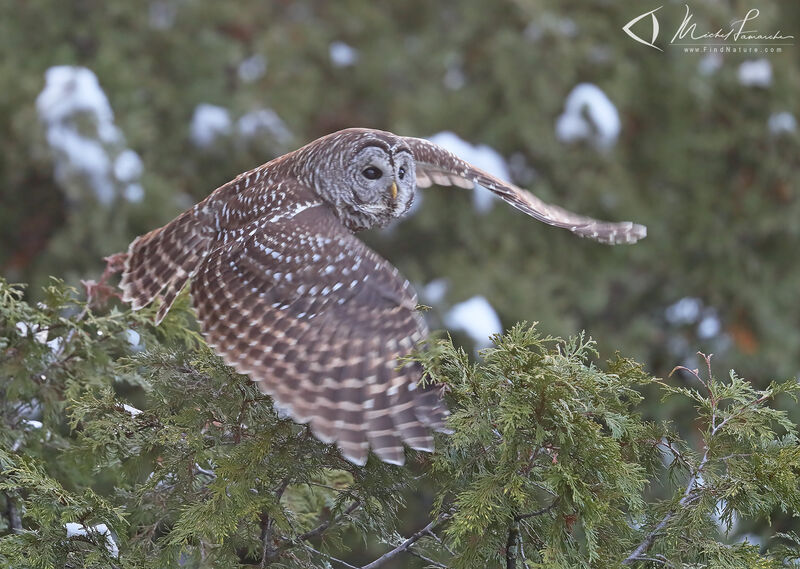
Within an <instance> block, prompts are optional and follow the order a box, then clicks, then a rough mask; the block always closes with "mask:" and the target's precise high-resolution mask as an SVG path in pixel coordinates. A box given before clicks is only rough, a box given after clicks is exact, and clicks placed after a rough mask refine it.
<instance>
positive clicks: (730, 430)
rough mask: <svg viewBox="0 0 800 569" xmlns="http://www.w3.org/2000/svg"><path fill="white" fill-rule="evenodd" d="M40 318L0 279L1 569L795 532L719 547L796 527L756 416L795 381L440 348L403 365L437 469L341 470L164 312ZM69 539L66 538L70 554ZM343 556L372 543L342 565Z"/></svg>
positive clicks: (574, 553)
mask: <svg viewBox="0 0 800 569" xmlns="http://www.w3.org/2000/svg"><path fill="white" fill-rule="evenodd" d="M43 298H44V299H45V300H44V301H42V302H41V303H37V304H30V303H28V302H26V301H25V300H24V299H23V289H22V288H20V287H16V286H11V285H8V284H6V283H5V282H4V281H0V390H1V391H2V399H0V409H1V410H2V415H1V416H0V419H2V422H0V441H2V446H0V468H1V469H2V474H1V475H0V512H1V513H0V567H14V568H16V569H25V568H28V567H31V568H34V567H35V568H37V569H38V568H42V569H44V568H56V567H97V568H100V567H109V566H113V567H131V568H134V567H135V568H140V567H141V568H148V567H153V568H156V567H164V566H171V567H174V566H178V565H180V566H182V567H198V568H201V567H246V566H260V567H286V568H301V567H320V566H329V567H335V568H338V567H353V566H367V565H368V566H370V567H379V566H385V567H390V566H391V563H393V562H394V563H401V565H396V566H403V567H409V566H415V565H414V563H415V562H417V561H418V562H419V564H418V565H416V566H423V565H426V564H427V565H428V566H433V567H452V568H454V569H455V568H483V567H496V566H504V567H517V568H537V567H541V568H558V567H563V568H573V567H587V568H588V567H621V566H623V565H633V566H638V567H742V568H744V567H765V568H767V567H782V566H786V565H787V564H791V563H794V562H796V560H797V559H800V547H798V541H800V540H798V538H797V536H796V535H794V534H792V533H779V534H776V536H775V537H776V539H775V540H774V541H773V542H770V543H769V544H766V545H765V546H762V547H758V546H755V545H753V544H751V543H748V542H747V541H744V542H742V541H741V540H739V539H733V536H730V535H726V531H725V530H724V529H721V528H725V527H730V524H731V523H733V522H741V521H744V520H758V519H762V520H765V521H766V522H767V523H769V521H770V519H771V516H773V515H774V514H776V513H778V512H780V513H782V514H784V515H790V516H794V515H797V512H798V511H800V446H798V439H797V428H796V425H795V424H794V423H793V422H791V421H790V420H789V418H788V416H787V414H786V413H785V412H784V411H781V410H779V409H777V408H776V407H774V406H770V405H769V404H770V403H772V402H773V401H774V400H775V399H776V398H778V397H788V398H793V397H795V396H796V394H797V392H798V390H800V388H799V387H798V383H797V382H796V381H788V382H784V383H773V384H771V385H770V386H769V387H768V388H766V389H763V390H759V389H756V388H755V387H753V385H752V384H750V383H749V382H748V381H746V380H744V379H742V378H740V377H739V376H737V375H736V374H733V373H732V374H731V375H730V376H729V377H728V378H727V379H724V380H720V379H716V378H714V377H713V376H712V375H711V366H710V359H707V360H706V361H707V362H708V370H707V372H705V371H704V372H703V373H702V374H701V373H699V372H698V371H696V370H685V369H682V370H681V374H680V375H681V377H678V375H679V374H675V377H673V378H671V379H669V380H660V379H653V378H651V377H650V376H649V375H648V374H646V373H645V372H644V371H643V370H642V368H641V366H639V365H638V364H636V363H635V362H633V361H631V360H629V359H626V358H623V357H621V356H616V357H615V358H613V359H612V360H611V361H609V362H607V363H606V364H605V365H603V366H599V365H598V364H597V363H595V361H594V360H595V359H596V349H595V344H594V342H593V341H591V340H588V339H586V338H585V337H584V336H583V335H579V336H577V337H574V338H571V339H569V340H567V341H563V340H560V339H558V338H553V337H545V336H542V335H541V334H540V333H539V332H538V331H537V330H536V328H535V327H534V326H529V325H526V324H518V325H516V326H515V327H513V328H512V329H511V330H510V331H509V332H508V333H507V334H506V335H502V336H497V337H494V338H493V341H494V347H493V348H490V349H487V350H484V351H483V352H482V359H481V360H480V361H478V362H475V361H472V360H471V359H470V358H469V357H468V355H467V354H466V353H465V352H464V350H463V349H460V348H457V347H454V346H453V344H452V342H451V341H450V340H449V339H446V340H438V341H434V342H432V345H431V346H429V348H428V349H427V350H426V351H424V352H421V353H420V354H419V355H418V356H417V357H418V359H419V360H420V361H421V362H422V363H423V364H424V366H425V369H426V381H431V382H434V383H436V384H441V385H442V386H443V388H444V389H445V390H446V392H447V399H448V402H449V405H450V407H451V410H452V416H451V418H450V423H449V427H450V428H451V429H452V431H453V432H452V433H451V434H447V435H441V436H439V438H438V439H437V452H436V453H435V454H434V455H426V454H422V453H415V452H412V451H409V458H410V466H408V467H405V468H401V467H396V466H391V465H386V464H383V463H381V462H380V461H378V460H376V459H375V458H374V457H371V459H370V460H369V462H368V463H367V465H366V467H364V468H360V467H356V466H354V465H352V464H350V463H348V462H347V461H345V460H344V459H342V457H341V456H340V455H339V453H338V451H337V450H336V449H335V447H333V446H331V445H325V444H322V443H320V442H319V441H317V440H316V439H315V438H314V437H313V436H311V434H310V432H309V430H308V429H307V427H305V426H302V425H297V424H295V423H293V422H292V421H290V420H288V419H284V418H281V417H280V416H279V415H278V414H277V413H276V412H275V411H274V410H273V408H272V405H271V402H270V400H269V398H268V397H266V396H265V395H263V394H261V393H260V392H259V391H258V390H257V389H256V388H255V387H254V385H253V384H252V382H250V380H249V379H248V378H246V377H244V376H241V375H238V374H235V373H233V372H232V371H231V370H230V369H229V368H227V367H226V366H225V365H224V364H223V363H222V362H221V360H220V359H219V358H218V357H216V356H215V355H214V354H213V353H212V352H211V351H210V350H209V349H208V348H207V347H206V346H205V344H204V343H203V342H202V340H200V339H199V337H198V336H197V334H196V332H193V331H192V325H191V323H192V318H191V312H190V311H189V310H188V305H187V302H186V299H185V298H183V299H181V300H180V301H179V302H178V304H177V305H176V307H175V308H174V309H173V311H172V312H171V313H170V316H169V318H167V319H166V320H165V322H164V323H162V325H161V326H159V327H158V328H154V327H153V326H152V325H151V324H150V319H151V318H152V310H151V309H147V310H144V311H142V312H140V313H133V312H130V311H127V310H125V311H121V310H118V309H111V310H110V311H108V312H106V313H98V312H97V311H96V310H94V309H92V308H90V307H89V306H87V305H86V304H85V303H83V302H80V301H77V300H75V298H76V293H75V291H73V290H70V289H69V288H68V287H66V286H65V285H63V284H62V283H60V282H57V281H54V282H53V284H51V285H50V286H49V287H47V290H46V291H45V292H44V295H43ZM686 372H688V373H686ZM684 376H685V377H684ZM684 379H685V380H686V381H683V380H684ZM648 389H651V390H652V389H657V390H658V391H660V392H661V394H662V396H663V397H664V398H668V399H669V398H680V399H686V400H688V401H690V402H691V404H692V405H693V406H694V408H695V410H696V416H695V419H694V423H695V425H696V426H697V429H698V430H697V432H696V433H693V434H691V436H690V437H687V438H686V439H684V438H682V437H680V436H679V435H678V434H677V432H675V429H674V428H673V427H672V426H671V425H670V424H660V423H653V422H650V421H646V420H644V419H643V418H642V417H641V415H640V412H639V408H640V406H641V404H642V403H643V395H642V393H643V392H644V391H645V390H648ZM656 490H657V491H656ZM413 494H421V495H424V496H427V497H428V499H429V500H431V502H429V503H430V504H431V506H430V509H431V516H432V518H431V519H432V521H431V522H430V523H429V524H428V525H426V526H425V527H424V528H422V526H423V525H424V523H422V522H419V521H417V522H416V523H415V526H414V527H415V530H419V531H417V532H416V533H413V534H411V535H410V536H408V537H404V536H403V533H404V530H403V528H402V527H401V526H402V522H401V518H400V515H401V513H402V511H403V509H404V508H405V507H406V501H407V499H408V498H409V497H410V496H412V495H413ZM663 495H667V497H666V498H660V497H659V496H663ZM66 524H80V526H78V527H81V528H84V531H83V532H75V531H73V532H72V534H71V535H70V536H69V537H68V535H67V530H66ZM101 524H102V525H105V527H106V528H108V530H109V534H108V535H107V534H106V533H105V531H104V529H103V526H102V525H101ZM420 528H422V529H420ZM354 536H358V537H359V539H360V540H362V541H364V542H369V543H372V544H373V545H370V546H368V547H367V549H366V550H364V551H352V552H350V553H348V549H349V547H350V546H352V544H353V543H354V540H353V537H354ZM356 541H357V540H356ZM381 543H382V544H384V545H382V546H381V545H379V544H381ZM111 544H113V547H112V545H111ZM387 546H388V549H389V556H388V557H381V558H380V559H375V558H378V557H379V556H380V555H381V553H382V552H385V551H386V550H387ZM115 548H118V552H117V551H116V549H115ZM362 549H363V548H362ZM390 557H392V558H393V559H389V558H390ZM370 558H372V559H374V561H372V562H371V563H369V564H367V565H365V564H366V563H367V561H366V559H370ZM420 558H421V560H420ZM344 559H347V560H348V561H344ZM415 560H416V561H415ZM355 563H357V564H358V565H354V564H355Z"/></svg>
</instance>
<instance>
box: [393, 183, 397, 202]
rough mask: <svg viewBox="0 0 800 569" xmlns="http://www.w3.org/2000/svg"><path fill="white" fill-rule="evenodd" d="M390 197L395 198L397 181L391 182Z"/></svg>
mask: <svg viewBox="0 0 800 569" xmlns="http://www.w3.org/2000/svg"><path fill="white" fill-rule="evenodd" d="M392 199H393V200H395V199H397V182H392Z"/></svg>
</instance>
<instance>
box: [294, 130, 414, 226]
mask: <svg viewBox="0 0 800 569" xmlns="http://www.w3.org/2000/svg"><path fill="white" fill-rule="evenodd" d="M298 153H299V154H301V155H303V156H304V157H307V158H308V160H300V161H298V162H300V163H304V164H309V165H310V164H313V168H309V171H308V172H306V175H307V176H310V179H309V180H307V182H308V184H309V185H310V186H311V187H312V188H314V190H315V191H316V193H317V194H318V195H319V196H320V197H322V198H323V199H324V200H325V201H327V202H328V203H330V204H331V205H332V206H333V209H334V211H336V212H337V215H338V216H339V218H340V219H341V221H342V222H343V223H344V224H345V225H346V226H347V227H348V228H349V229H350V230H352V231H359V230H362V229H369V228H372V227H383V226H385V225H387V224H388V223H389V222H391V221H392V220H393V219H396V218H398V217H401V216H402V215H403V214H404V213H405V212H406V211H408V209H409V208H410V207H411V203H412V202H413V201H414V192H415V191H416V187H417V185H416V172H415V165H414V156H413V154H412V153H411V149H410V148H409V147H408V145H407V144H406V142H405V140H404V138H402V137H400V136H396V135H394V134H392V133H390V132H384V131H380V130H372V129H360V128H351V129H346V130H341V131H339V132H335V133H333V134H331V135H328V136H325V137H323V138H320V139H318V140H316V141H314V142H313V143H312V144H310V145H308V146H306V147H304V148H301V149H300V150H298Z"/></svg>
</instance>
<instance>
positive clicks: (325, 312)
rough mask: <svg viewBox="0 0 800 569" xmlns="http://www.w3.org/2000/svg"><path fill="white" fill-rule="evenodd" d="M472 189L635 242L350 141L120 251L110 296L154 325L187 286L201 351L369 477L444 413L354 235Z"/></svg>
mask: <svg viewBox="0 0 800 569" xmlns="http://www.w3.org/2000/svg"><path fill="white" fill-rule="evenodd" d="M431 184H438V185H442V186H450V185H452V186H458V187H462V188H474V187H475V186H476V185H481V186H484V187H486V188H488V189H489V190H491V191H492V192H494V193H495V194H497V195H499V196H500V197H501V198H502V199H504V200H505V201H507V202H508V203H510V204H511V205H513V206H514V207H516V208H517V209H519V210H522V211H523V212H525V213H526V214H528V215H530V216H531V217H534V218H535V219H538V220H539V221H543V222H545V223H548V224H550V225H555V226H557V227H563V228H566V229H568V230H570V231H572V232H573V233H576V234H578V235H580V236H583V237H590V238H592V239H596V240H598V241H601V242H604V243H611V244H614V243H633V242H635V241H637V240H638V239H641V238H642V237H644V236H645V235H646V229H645V228H644V227H643V226H641V225H636V224H633V223H630V222H624V223H608V222H602V221H597V220H594V219H591V218H588V217H583V216H580V215H576V214H573V213H570V212H568V211H566V210H564V209H561V208H559V207H556V206H551V205H547V204H545V203H543V202H542V201H540V200H539V199H538V198H536V197H534V196H533V195H532V194H530V193H528V192H527V191H525V190H522V189H520V188H518V187H515V186H513V185H510V184H507V183H505V182H503V181H501V180H499V179H497V178H495V177H493V176H491V175H489V174H487V173H486V172H483V171H481V170H479V169H477V168H474V167H473V166H471V165H470V164H468V163H466V162H464V161H463V160H461V159H459V158H458V157H457V156H455V155H454V154H452V153H450V152H448V151H446V150H444V149H443V148H440V147H438V146H436V145H434V144H432V143H430V142H428V141H425V140H422V139H417V138H407V137H402V136H396V135H394V134H391V133H389V132H383V131H377V130H370V129H347V130H343V131H340V132H336V133H333V134H330V135H328V136H324V137H322V138H320V139H318V140H315V141H314V142H311V143H310V144H308V145H307V146H304V147H303V148H300V149H299V150H296V151H294V152H291V153H289V154H286V155H284V156H281V157H279V158H276V159H275V160H273V161H271V162H268V163H267V164H264V165H262V166H259V167H258V168H256V169H254V170H251V171H249V172H245V173H244V174H241V175H240V176H238V177H237V178H236V179H234V180H232V181H231V182H229V183H227V184H225V185H224V186H222V187H220V188H218V189H217V190H216V191H214V192H213V193H211V195H209V196H208V197H207V198H206V199H205V200H203V201H202V202H200V203H198V204H197V205H195V206H194V207H192V208H191V209H189V210H188V211H185V212H184V213H182V214H181V215H179V216H178V217H177V218H175V219H174V220H173V221H171V222H170V223H168V224H167V225H165V226H163V227H161V228H158V229H155V230H153V231H151V232H150V233H147V234H146V235H143V236H141V237H138V238H137V239H136V240H134V241H133V242H132V243H131V244H130V247H129V248H128V253H127V255H126V257H125V265H124V271H123V275H122V281H121V283H120V287H121V288H122V291H123V300H125V301H127V302H130V303H131V304H132V307H133V309H135V310H137V309H140V308H142V307H144V306H146V305H148V304H150V303H151V302H153V301H154V300H155V299H156V298H158V299H159V300H160V306H159V309H158V312H157V315H156V321H157V323H158V322H160V321H161V320H162V319H163V318H164V315H165V314H166V312H167V311H168V310H169V308H170V306H171V305H172V303H173V301H174V300H175V297H176V295H177V294H178V293H179V292H180V291H181V289H182V288H183V287H184V285H185V284H186V283H187V281H190V292H191V297H192V303H193V306H194V308H195V310H196V312H197V317H198V319H199V322H200V325H201V329H202V332H203V334H204V335H205V338H206V339H207V341H208V343H209V345H210V346H211V347H212V348H213V349H214V350H216V351H217V352H218V353H219V354H220V355H221V356H222V357H223V358H224V360H225V362H226V363H227V364H229V365H230V366H232V367H233V368H235V369H236V370H237V371H238V372H240V373H243V374H247V375H249V376H250V377H251V378H252V379H253V381H255V382H256V383H257V384H258V386H259V388H260V389H261V390H262V391H263V392H265V393H267V394H269V395H270V396H271V397H272V398H273V400H274V402H275V405H276V407H278V408H282V409H284V410H285V411H286V412H288V414H289V415H290V416H291V417H292V418H293V419H294V420H296V421H298V422H300V423H307V422H309V423H310V426H311V429H312V431H313V433H314V434H315V436H316V437H318V438H319V439H320V440H322V441H324V442H328V443H333V442H335V443H336V444H337V445H338V447H339V449H340V450H341V453H342V455H343V456H344V457H345V458H347V459H348V460H349V461H351V462H352V463H354V464H359V465H361V464H364V463H365V462H366V459H367V455H368V451H369V449H370V448H371V449H372V451H373V452H374V453H375V454H376V455H377V456H378V457H379V458H380V459H382V460H383V461H386V462H389V463H395V464H402V463H403V462H404V456H405V453H404V449H403V444H404V443H405V444H406V445H408V446H409V447H411V448H414V449H419V450H425V451H431V450H433V440H432V437H431V433H430V431H431V430H443V428H444V419H445V417H446V414H447V410H446V408H445V406H444V405H443V403H442V401H441V393H440V390H439V389H437V388H436V387H432V386H428V387H424V388H423V387H420V386H418V382H419V380H420V378H421V375H422V370H421V368H420V366H419V364H416V363H404V362H403V361H401V358H403V356H406V355H408V354H409V353H411V352H412V351H413V349H414V348H415V346H416V345H417V344H418V343H419V342H421V341H422V340H424V339H425V337H426V334H427V330H426V327H425V323H424V321H423V319H422V318H421V317H420V315H419V313H418V312H417V311H416V305H417V297H416V295H415V293H414V291H413V290H412V288H411V286H410V285H409V283H408V281H406V280H405V279H404V278H403V277H402V276H400V274H399V273H398V271H397V269H395V268H394V267H393V266H392V265H390V264H389V263H388V262H387V261H385V260H384V259H382V258H381V257H380V256H378V255H377V254H376V253H375V252H374V251H372V250H370V249H369V248H368V247H367V246H366V245H364V244H363V243H362V242H361V241H360V240H359V239H357V238H356V237H355V235H354V233H355V232H357V231H360V230H363V229H369V228H373V227H381V226H384V225H386V224H387V223H389V222H390V221H392V220H393V219H396V218H398V217H400V216H402V215H403V214H404V213H405V212H406V211H407V210H408V209H409V207H410V205H411V202H412V200H413V198H414V192H415V190H416V188H417V187H418V186H419V187H426V186H430V185H431Z"/></svg>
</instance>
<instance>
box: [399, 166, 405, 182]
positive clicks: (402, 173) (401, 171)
mask: <svg viewBox="0 0 800 569" xmlns="http://www.w3.org/2000/svg"><path fill="white" fill-rule="evenodd" d="M397 175H398V176H399V177H400V179H401V180H402V179H403V178H405V177H406V169H405V168H400V169H399V170H398V171H397Z"/></svg>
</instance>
